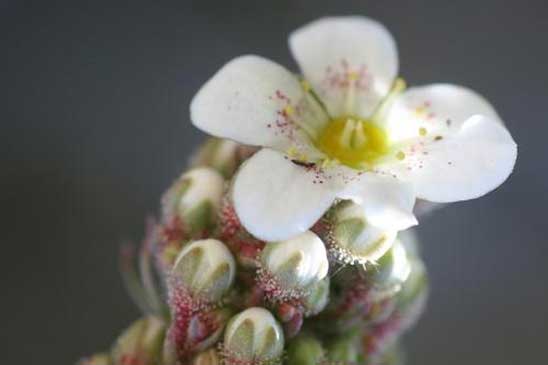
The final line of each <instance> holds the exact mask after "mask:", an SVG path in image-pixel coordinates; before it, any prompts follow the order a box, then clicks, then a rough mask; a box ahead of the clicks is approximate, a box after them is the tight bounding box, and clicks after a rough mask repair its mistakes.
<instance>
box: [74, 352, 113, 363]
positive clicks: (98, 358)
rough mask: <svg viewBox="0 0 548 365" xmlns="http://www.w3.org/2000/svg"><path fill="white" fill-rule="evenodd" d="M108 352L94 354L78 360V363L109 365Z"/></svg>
mask: <svg viewBox="0 0 548 365" xmlns="http://www.w3.org/2000/svg"><path fill="white" fill-rule="evenodd" d="M111 364H112V363H111V361H110V356H109V355H108V354H95V355H92V356H90V357H86V358H84V359H82V360H80V361H79V362H78V365H111Z"/></svg>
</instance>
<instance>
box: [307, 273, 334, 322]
mask: <svg viewBox="0 0 548 365" xmlns="http://www.w3.org/2000/svg"><path fill="white" fill-rule="evenodd" d="M328 303H329V278H328V277H325V278H323V279H322V280H320V281H318V282H317V283H314V284H312V285H311V286H310V287H309V288H308V290H307V292H306V294H305V296H304V298H303V305H304V307H305V311H306V312H305V314H306V316H307V317H308V316H313V315H316V314H318V313H320V312H321V311H322V310H323V309H324V308H325V307H326V306H327V304H328Z"/></svg>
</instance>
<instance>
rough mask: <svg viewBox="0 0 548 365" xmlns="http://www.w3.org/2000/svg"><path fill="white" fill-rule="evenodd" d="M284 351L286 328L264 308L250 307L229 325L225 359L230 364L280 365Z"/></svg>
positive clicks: (225, 342)
mask: <svg viewBox="0 0 548 365" xmlns="http://www.w3.org/2000/svg"><path fill="white" fill-rule="evenodd" d="M283 349H284V335H283V331H282V327H281V326H280V324H279V323H278V322H277V321H276V320H275V319H274V316H272V314H271V313H270V312H269V311H267V310H266V309H264V308H259V307H252V308H248V309H246V310H245V311H243V312H241V313H240V314H238V315H236V316H234V317H233V318H232V319H231V320H230V322H229V323H228V325H227V326H226V330H225V336H224V357H225V363H226V364H227V365H236V364H248V363H249V364H254V365H262V364H269V365H270V364H279V363H281V356H282V353H283Z"/></svg>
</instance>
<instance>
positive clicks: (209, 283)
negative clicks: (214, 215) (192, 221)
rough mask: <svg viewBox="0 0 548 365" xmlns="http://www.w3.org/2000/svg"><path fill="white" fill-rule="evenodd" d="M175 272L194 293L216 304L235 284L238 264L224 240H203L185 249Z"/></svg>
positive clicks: (181, 283)
mask: <svg viewBox="0 0 548 365" xmlns="http://www.w3.org/2000/svg"><path fill="white" fill-rule="evenodd" d="M172 274H173V277H174V278H175V279H176V280H178V283H180V285H182V286H183V287H184V289H186V290H188V291H189V292H190V294H191V295H192V296H195V297H199V298H201V299H204V300H205V301H207V302H210V303H213V302H217V301H219V300H220V299H221V298H222V297H223V296H224V295H225V294H226V293H227V292H228V290H229V289H230V287H231V286H232V284H233V282H234V276H235V274H236V263H235V261H234V257H233V256H232V254H231V253H230V251H229V250H228V248H227V247H226V246H225V245H224V244H223V243H222V242H221V241H218V240H215V239H206V240H199V241H194V242H192V243H190V244H189V245H187V246H185V247H184V248H183V250H182V251H181V253H180V254H179V256H178V257H177V260H176V261H175V265H174V266H173V269H172Z"/></svg>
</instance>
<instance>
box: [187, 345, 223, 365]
mask: <svg viewBox="0 0 548 365" xmlns="http://www.w3.org/2000/svg"><path fill="white" fill-rule="evenodd" d="M192 365H221V358H220V356H219V354H218V353H217V350H215V349H209V350H207V351H204V352H200V353H199V354H198V355H196V357H194V360H193V361H192Z"/></svg>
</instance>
